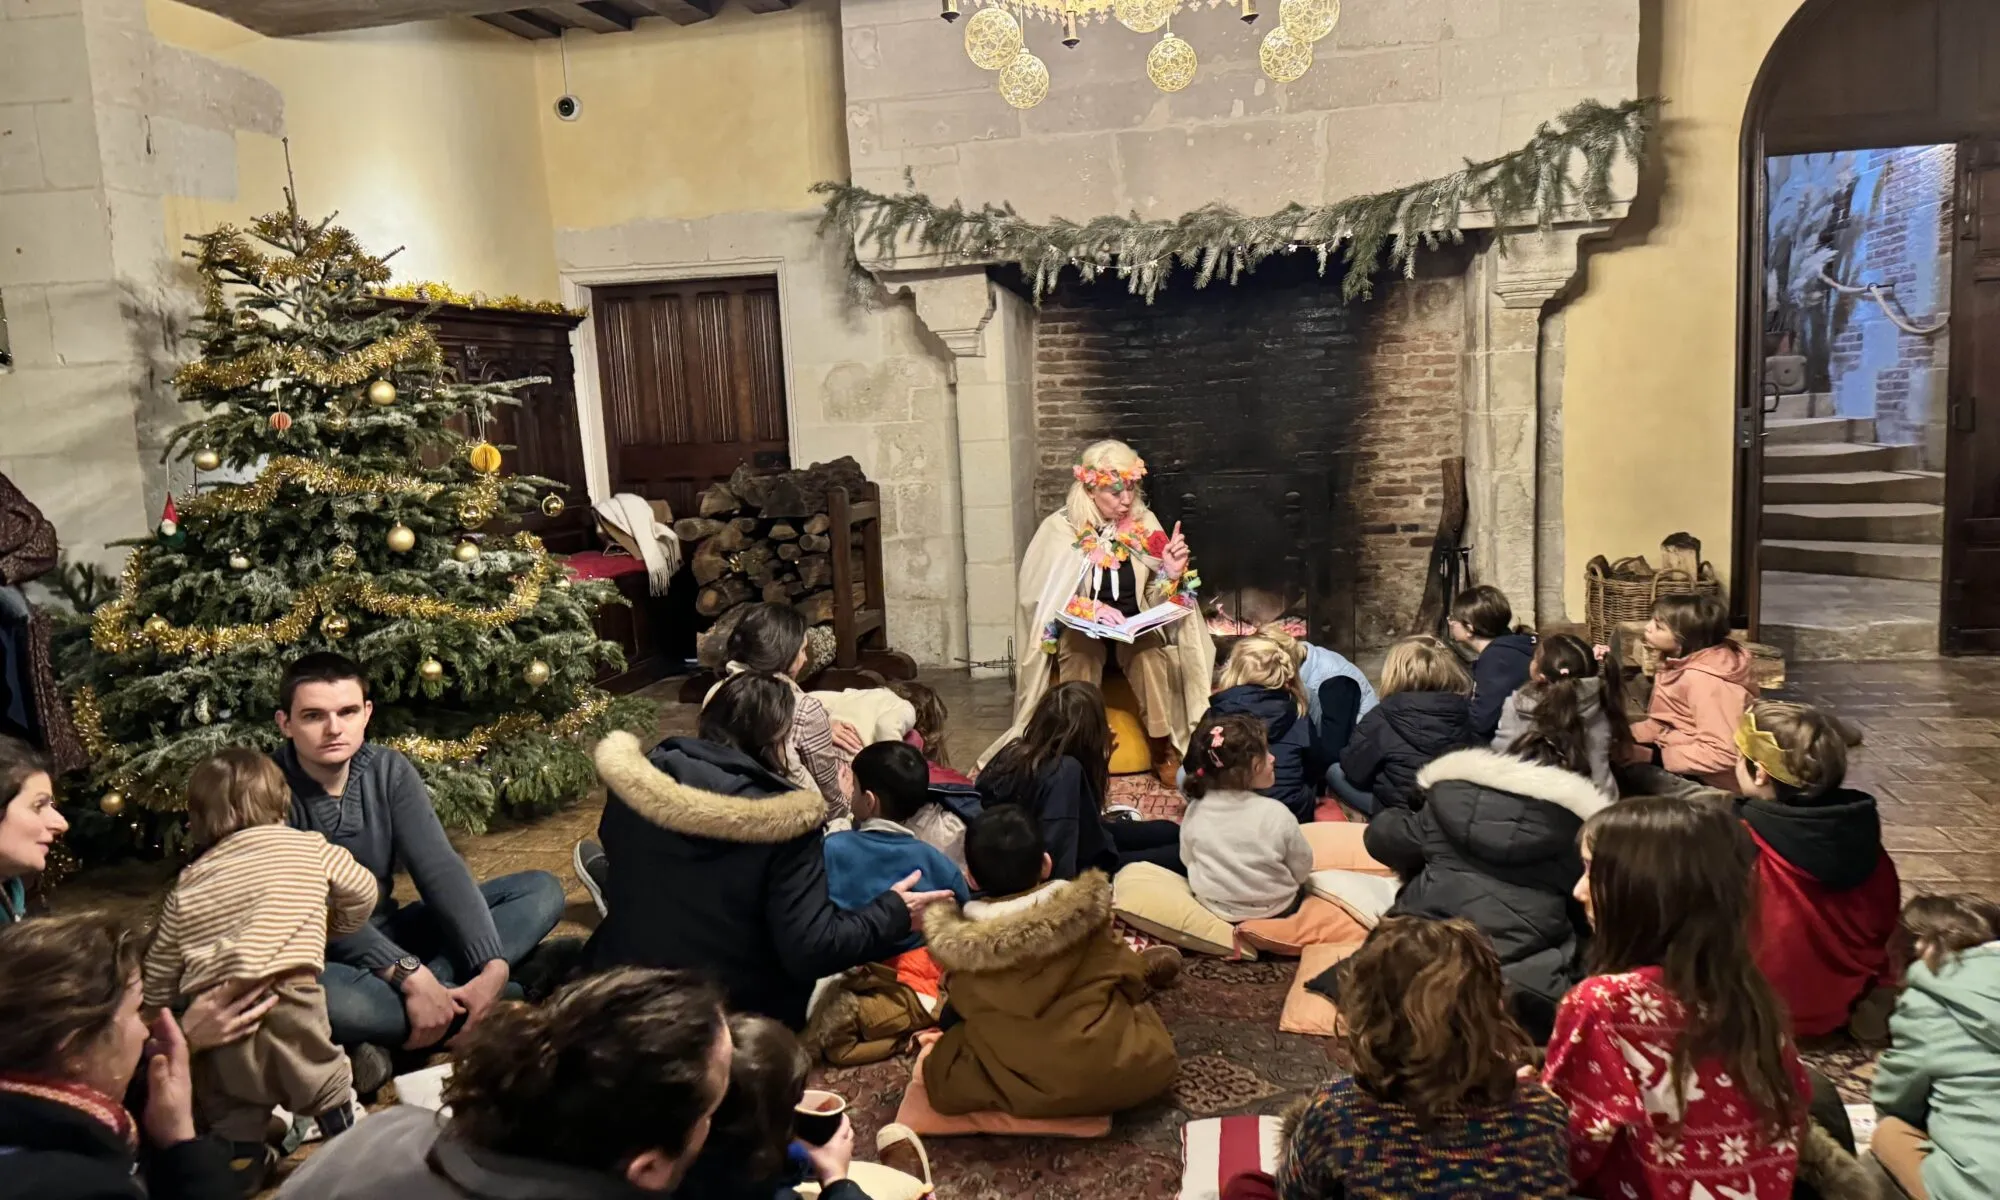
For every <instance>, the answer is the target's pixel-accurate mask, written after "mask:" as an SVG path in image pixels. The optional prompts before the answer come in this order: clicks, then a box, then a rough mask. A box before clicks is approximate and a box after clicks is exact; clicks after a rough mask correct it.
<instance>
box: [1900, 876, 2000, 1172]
mask: <svg viewBox="0 0 2000 1200" xmlns="http://www.w3.org/2000/svg"><path fill="white" fill-rule="evenodd" d="M1903 930H1904V932H1905V933H1906V934H1907V936H1908V937H1909V939H1910V941H1911V943H1912V945H1911V949H1912V950H1913V951H1914V954H1913V955H1912V958H1913V959H1914V961H1913V962H1912V963H1911V964H1910V967H1909V970H1908V972H1907V973H1906V974H1905V976H1904V983H1905V985H1906V986H1905V988H1904V991H1903V994H1902V997H1901V998H1900V999H1899V1000H1897V1002H1896V1015H1895V1016H1894V1017H1892V1018H1890V1021H1889V1041H1890V1045H1889V1049H1888V1050H1887V1051H1886V1052H1885V1053H1884V1054H1883V1055H1882V1057H1881V1059H1880V1060H1879V1061H1878V1062H1877V1063H1876V1065H1875V1087H1874V1100H1875V1107H1876V1109H1877V1110H1878V1111H1879V1112H1880V1114H1881V1120H1880V1121H1879V1122H1878V1123H1877V1124H1876V1126H1875V1141H1874V1145H1873V1149H1874V1151H1875V1161H1876V1162H1878V1163H1880V1164H1882V1169H1883V1170H1885V1171H1887V1172H1888V1174H1889V1177H1890V1178H1891V1179H1893V1180H1895V1182H1896V1186H1898V1187H1899V1188H1901V1189H1902V1191H1903V1194H1904V1195H1906V1196H1910V1197H1913V1198H1914V1200H1978V1198H1983V1197H1990V1196H1992V1195H1993V1190H1992V1189H1993V1186H1994V1184H1995V1183H1996V1181H2000V1138H1995V1136H1994V1133H1993V1131H1994V1129H1995V1128H1996V1127H2000V905H1995V904H1994V903H1993V902H1991V901H1989V900H1984V899H1981V898H1980V897H1977V896H1965V895H1959V896H1919V897H1917V898H1916V899H1914V900H1912V901H1910V903H1909V905H1908V906H1907V907H1906V908H1904V909H1903Z"/></svg>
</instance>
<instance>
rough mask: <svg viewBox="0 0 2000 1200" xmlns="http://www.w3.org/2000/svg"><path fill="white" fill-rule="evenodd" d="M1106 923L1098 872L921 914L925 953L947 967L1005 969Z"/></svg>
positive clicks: (1105, 883)
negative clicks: (1003, 897) (1007, 896)
mask: <svg viewBox="0 0 2000 1200" xmlns="http://www.w3.org/2000/svg"><path fill="white" fill-rule="evenodd" d="M1110 923H1111V881H1110V880H1109V879H1107V878H1105V875H1104V872H1102V871H1085V872H1084V873H1083V874H1081V875H1079V876H1077V877H1076V878H1075V879H1072V880H1067V881H1058V882H1055V883H1046V884H1043V885H1042V886H1041V887H1040V888H1038V889H1036V890H1035V891H1032V892H1028V893H1026V894H1025V895H1021V896H1016V897H1013V898H1012V899H1008V900H999V901H979V900H975V901H973V902H972V903H971V904H968V905H967V906H966V907H965V909H964V910H963V911H961V910H960V909H959V907H958V905H956V904H951V903H943V904H935V905H932V906H931V908H930V909H929V910H928V911H927V912H925V913H924V938H925V940H926V942H928V944H929V946H930V952H931V957H932V958H934V959H936V960H937V963H938V965H939V966H941V967H943V968H944V969H945V970H947V971H974V972H983V971H1005V970H1010V969H1012V968H1015V967H1021V966H1027V965H1030V964H1034V963H1038V962H1044V961H1047V960H1049V959H1052V958H1056V957H1058V956H1060V955H1063V954H1066V953H1068V952H1069V951H1070V950H1073V949H1075V948H1076V947H1077V945H1079V944H1080V943H1081V942H1083V940H1084V939H1085V938H1089V937H1097V936H1102V935H1103V932H1104V930H1105V929H1106V928H1107V927H1109V925H1110Z"/></svg>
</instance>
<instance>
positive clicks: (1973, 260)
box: [1941, 141, 2000, 654]
mask: <svg viewBox="0 0 2000 1200" xmlns="http://www.w3.org/2000/svg"><path fill="white" fill-rule="evenodd" d="M1958 161H1959V168H1958V169H1959V180H1960V186H1959V192H1958V194H1959V242H1958V254H1957V258H1956V263H1955V270H1954V279H1953V296H1952V316H1951V366H1950V371H1951V409H1950V422H1951V432H1950V435H1949V439H1948V441H1947V449H1946V452H1945V543H1944V577H1945V589H1944V613H1943V620H1942V622H1941V624H1942V626H1943V642H1944V650H1945V653H1947V654H1991V653H1996V652H2000V142H1996V141H1979V142H1967V143H1965V144H1963V145H1961V146H1960V147H1959V155H1958Z"/></svg>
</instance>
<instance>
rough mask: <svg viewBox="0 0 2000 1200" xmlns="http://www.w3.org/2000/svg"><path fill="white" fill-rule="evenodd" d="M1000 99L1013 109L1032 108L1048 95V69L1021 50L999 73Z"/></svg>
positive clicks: (1038, 60) (1029, 53)
mask: <svg viewBox="0 0 2000 1200" xmlns="http://www.w3.org/2000/svg"><path fill="white" fill-rule="evenodd" d="M999 86H1000V98H1001V99H1002V100H1005V101H1006V102H1007V103H1009V104H1011V105H1013V106H1014V107H1015V108H1033V107H1035V105H1037V104H1040V103H1041V102H1042V100H1043V98H1044V97H1046V96H1047V95H1048V94H1049V68H1048V66H1047V64H1045V63H1043V62H1042V60H1041V59H1039V58H1036V57H1035V56H1034V54H1033V53H1031V52H1029V51H1027V50H1023V51H1021V52H1020V53H1019V54H1017V55H1015V56H1014V61H1013V62H1010V63H1008V64H1007V65H1006V67H1005V68H1003V69H1002V70H1001V72H1000V84H999Z"/></svg>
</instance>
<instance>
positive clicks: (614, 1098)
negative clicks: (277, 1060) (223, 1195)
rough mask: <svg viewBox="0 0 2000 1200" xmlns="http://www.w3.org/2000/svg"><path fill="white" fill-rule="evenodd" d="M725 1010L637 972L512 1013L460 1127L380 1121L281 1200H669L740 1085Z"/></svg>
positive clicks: (469, 1077) (437, 1121)
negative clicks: (635, 1199)
mask: <svg viewBox="0 0 2000 1200" xmlns="http://www.w3.org/2000/svg"><path fill="white" fill-rule="evenodd" d="M721 1000H722V998H721V996H720V995H718V994H717V993H716V991H715V989H714V988H713V987H711V986H709V985H707V984H705V983H702V982H700V981H699V980H695V979H692V978H690V977H689V976H687V975H684V974H682V973H680V972H677V971H640V970H623V971H611V972H608V973H606V974H603V975H598V976H594V977H592V978H589V979H584V980H581V981H579V982H576V983H572V984H570V985H569V986H568V987H565V988H563V989H562V990H561V991H559V992H557V993H556V994H555V995H554V996H553V997H551V998H550V1000H549V1002H548V1003H547V1004H546V1005H544V1006H542V1007H540V1008H531V1007H529V1006H528V1005H525V1004H504V1005H502V1006H500V1008H499V1009H497V1010H496V1011H495V1012H494V1013H493V1014H492V1015H491V1016H490V1017H489V1018H488V1019H487V1020H486V1021H485V1022H484V1023H483V1024H481V1025H480V1026H479V1027H478V1028H477V1029H474V1030H473V1031H471V1033H470V1034H469V1035H468V1036H467V1037H466V1039H465V1043H464V1045H463V1046H462V1048H461V1052H460V1053H459V1055H458V1057H457V1059H456V1061H454V1062H453V1064H452V1074H451V1078H450V1079H449V1080H448V1081H447V1082H446V1083H445V1088H444V1101H445V1104H446V1105H447V1106H449V1108H450V1112H451V1115H450V1116H449V1117H440V1116H439V1115H438V1114H437V1113H434V1112H431V1111H430V1110H429V1109H425V1108H413V1107H399V1108H391V1109H389V1110H387V1111H385V1112H380V1113H376V1114H374V1115H372V1116H370V1117H369V1118H368V1119H367V1120H366V1121H361V1122H358V1123H357V1124H356V1125H355V1126H354V1128H353V1129H350V1130H349V1131H347V1132H346V1133H343V1134H341V1135H340V1136H339V1137H338V1138H335V1139H334V1140H333V1141H331V1142H329V1143H327V1145H326V1148H325V1149H323V1150H321V1151H320V1152H319V1153H317V1154H315V1155H313V1156H312V1157H311V1158H309V1159H307V1160H306V1162H305V1164H304V1165H303V1166H301V1167H300V1168H299V1169H298V1170H297V1171H295V1172H294V1173H293V1174H292V1177H291V1178H290V1179H288V1180H286V1181H285V1186H284V1187H282V1188H280V1189H279V1190H278V1196H279V1200H378V1198H380V1197H389V1196H393V1197H397V1198H398V1200H500V1198H502V1197H514V1198H517V1200H530V1198H532V1197H546V1198H550V1200H553V1198H555V1197H572V1198H574V1200H587V1198H589V1197H603V1198H604V1200H612V1198H613V1197H620V1196H632V1195H636V1194H640V1193H656V1194H664V1193H667V1192H671V1191H673V1190H674V1189H675V1187H677V1186H678V1185H679V1183H680V1180H681V1177H682V1176H683V1175H685V1174H686V1173H687V1168H688V1166H689V1165H690V1164H692V1163H693V1162H694V1160H695V1157H696V1156H697V1155H699V1154H700V1153H701V1148H702V1145H703V1143H704V1142H706V1141H707V1140H708V1126H709V1119H710V1118H711V1117H712V1116H713V1115H714V1114H715V1109H716V1106H717V1105H718V1104H720V1103H722V1097H723V1095H724V1093H725V1092H726V1091H727V1089H728V1086H729V1063H730V1058H731V1054H732V1052H733V1048H732V1046H731V1044H730V1040H729V1026H728V1024H727V1023H726V1022H725V1021H724V1020H723V1015H722V1003H721Z"/></svg>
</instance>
